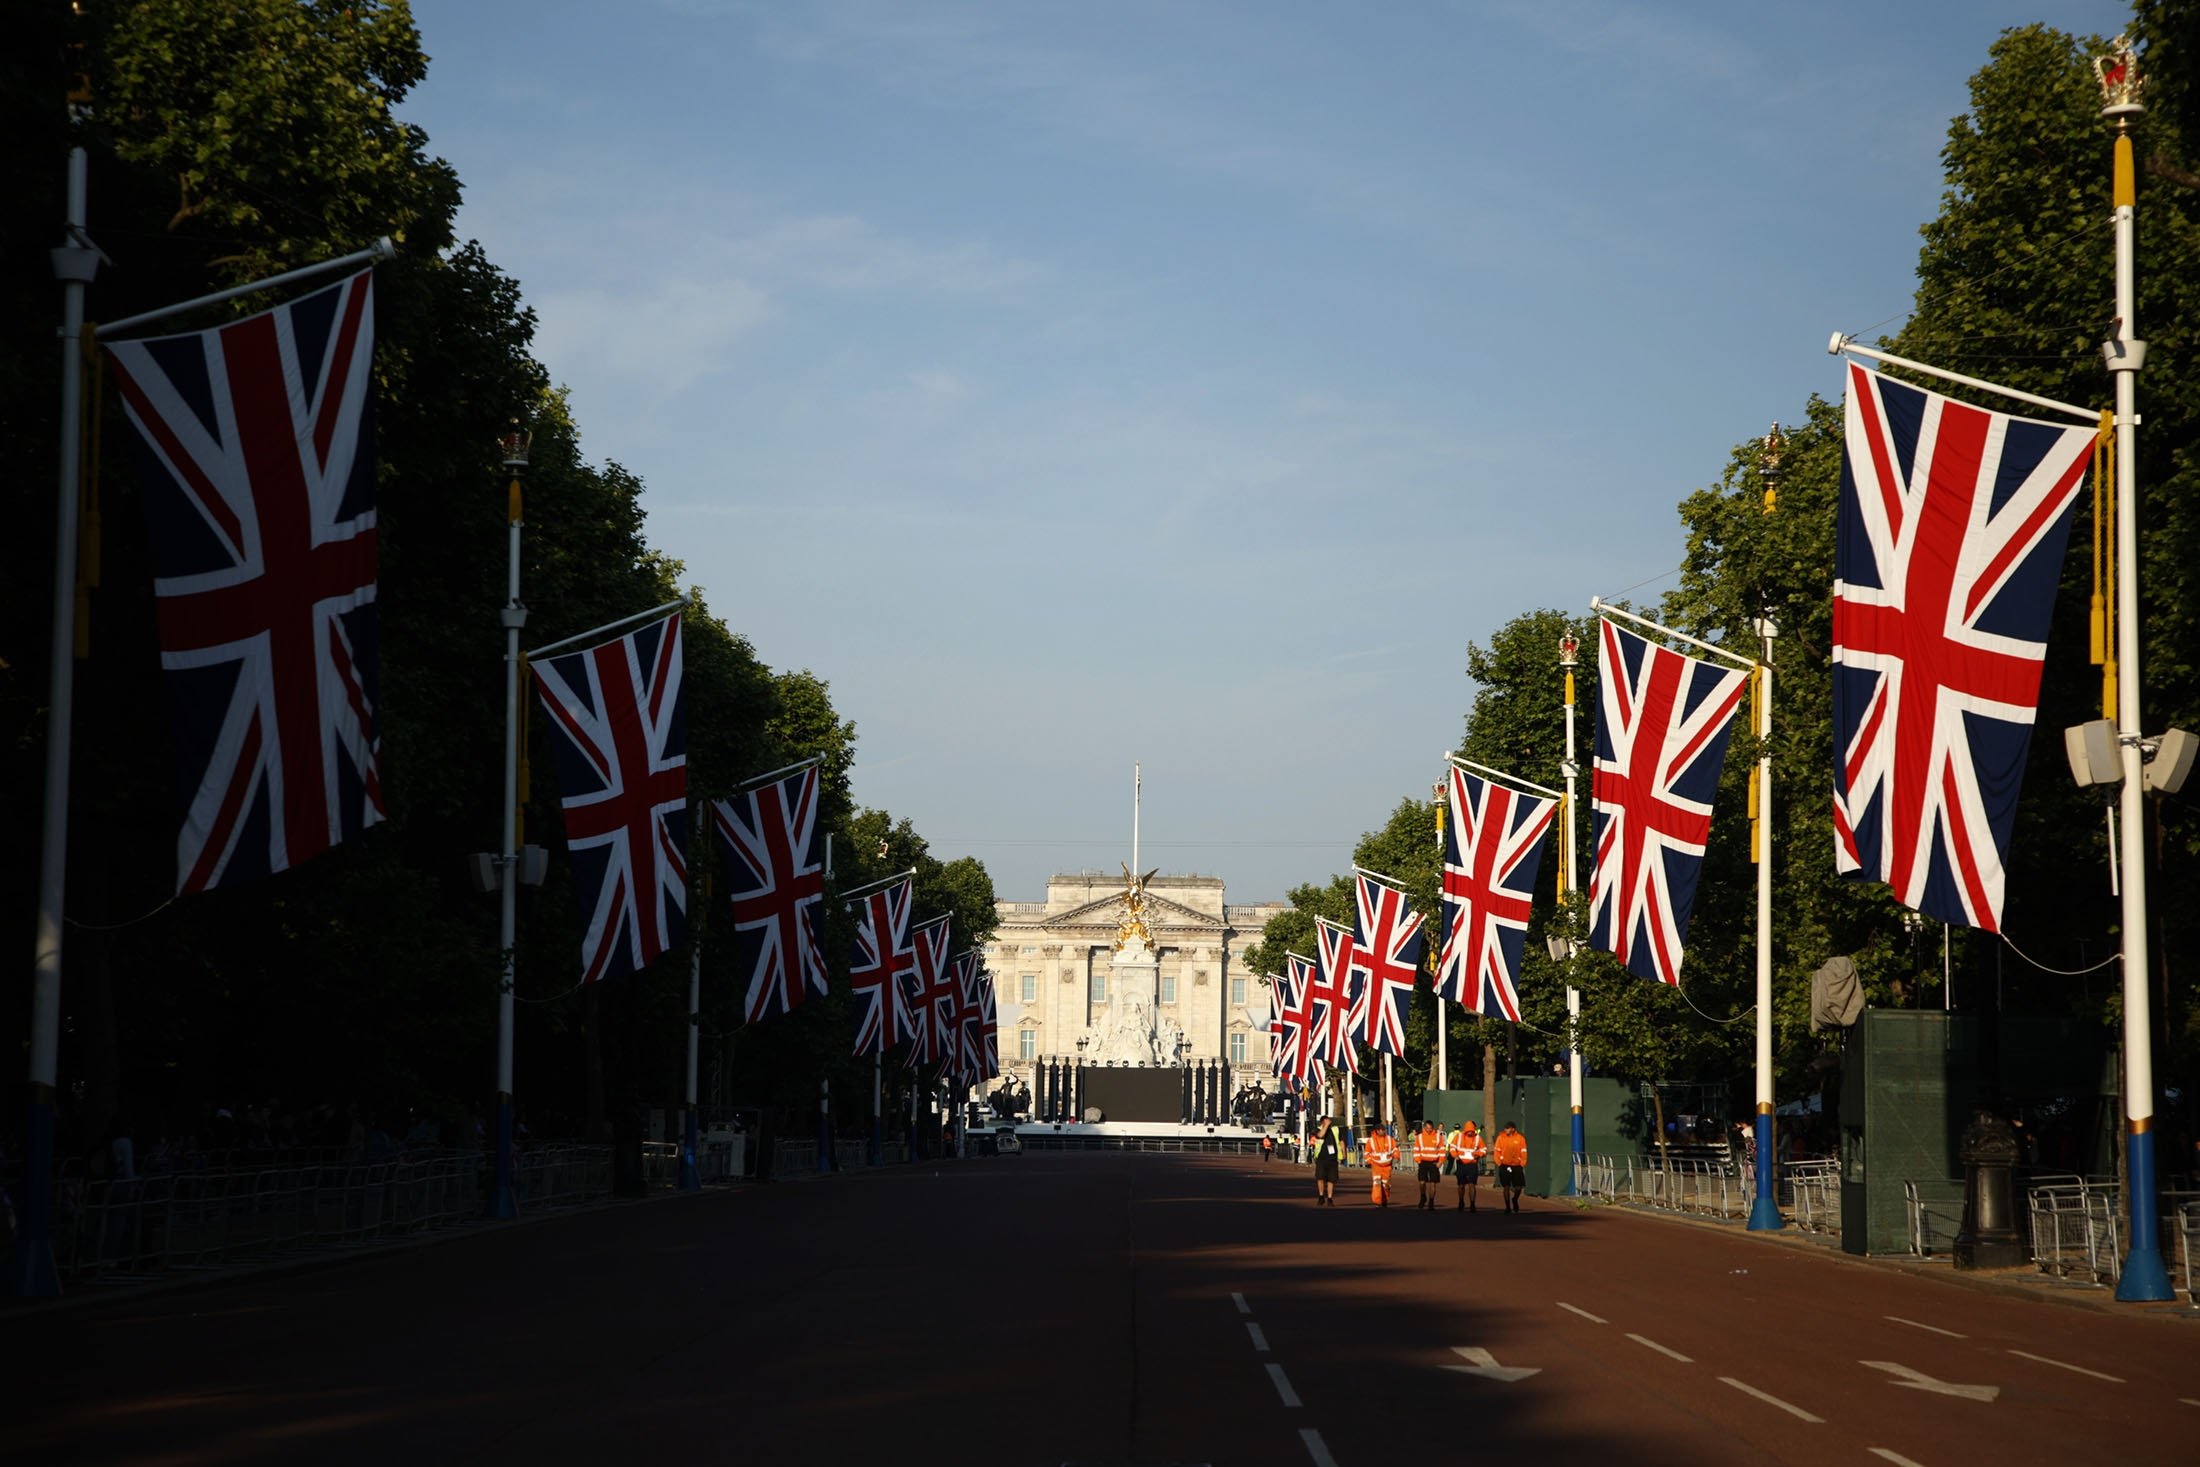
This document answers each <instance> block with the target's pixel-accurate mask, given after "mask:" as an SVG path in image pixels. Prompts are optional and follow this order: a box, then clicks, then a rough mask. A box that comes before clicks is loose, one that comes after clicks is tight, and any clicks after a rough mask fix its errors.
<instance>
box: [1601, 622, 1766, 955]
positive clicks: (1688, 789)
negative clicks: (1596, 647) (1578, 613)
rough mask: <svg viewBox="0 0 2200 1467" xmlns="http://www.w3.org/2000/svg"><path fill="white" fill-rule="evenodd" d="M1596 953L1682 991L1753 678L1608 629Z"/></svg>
mask: <svg viewBox="0 0 2200 1467" xmlns="http://www.w3.org/2000/svg"><path fill="white" fill-rule="evenodd" d="M1603 648H1604V651H1603V661H1602V663H1601V671H1600V673H1599V681H1600V682H1601V684H1602V688H1601V693H1602V698H1603V711H1602V716H1601V717H1600V718H1598V719H1597V755H1596V771H1595V775H1594V777H1593V779H1592V781H1591V784H1590V790H1591V794H1592V796H1593V798H1594V800H1595V815H1596V821H1595V824H1596V831H1595V842H1596V860H1597V864H1596V877H1595V880H1594V882H1593V883H1592V884H1591V886H1590V896H1589V941H1590V945H1591V946H1593V947H1596V948H1598V949H1599V950H1601V951H1604V952H1608V953H1610V954H1612V955H1613V956H1614V957H1616V958H1618V959H1619V960H1620V961H1621V962H1622V963H1625V964H1626V965H1627V971H1628V972H1630V973H1633V974H1635V975H1636V976H1637V977H1639V978H1648V979H1651V980H1652V981H1654V982H1658V983H1665V984H1669V985H1671V986H1673V987H1675V988H1678V987H1679V986H1680V981H1681V939H1682V937H1684V936H1685V935H1687V932H1688V913H1689V909H1690V908H1691V907H1693V906H1694V905H1695V901H1696V881H1697V878H1698V877H1700V876H1701V875H1702V874H1703V852H1704V842H1705V841H1706V840H1707V839H1708V838H1709V836H1710V834H1711V797H1712V796H1713V795H1714V794H1716V793H1717V792H1718V788H1719V767H1720V765H1721V764H1723V763H1724V762H1725V760H1726V741H1727V737H1728V735H1729V734H1730V733H1731V732H1732V731H1733V717H1734V709H1735V707H1736V705H1738V704H1739V703H1740V702H1741V701H1742V694H1743V693H1744V692H1746V691H1748V688H1749V674H1748V673H1746V672H1743V671H1741V670H1740V669H1738V668H1723V667H1715V666H1713V665H1712V664H1711V663H1708V662H1705V661H1703V660H1701V659H1699V658H1695V657H1684V656H1682V655H1681V654H1680V653H1678V652H1675V651H1672V650H1671V649H1670V648H1666V647H1660V646H1658V645H1656V644H1655V643H1652V642H1651V641H1649V640H1648V639H1646V638H1643V637H1638V636H1636V635H1635V634H1634V633H1633V632H1630V631H1625V630H1623V629H1622V628H1621V627H1620V626H1619V625H1618V624H1616V623H1615V622H1613V621H1612V620H1611V619H1610V618H1606V619H1605V620H1604V622H1603Z"/></svg>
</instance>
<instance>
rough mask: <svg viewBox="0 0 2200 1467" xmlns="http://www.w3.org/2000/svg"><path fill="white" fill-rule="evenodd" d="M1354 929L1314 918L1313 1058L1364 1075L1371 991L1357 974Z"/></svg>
mask: <svg viewBox="0 0 2200 1467" xmlns="http://www.w3.org/2000/svg"><path fill="white" fill-rule="evenodd" d="M1352 949H1353V944H1352V929H1351V928H1349V927H1340V926H1339V925H1337V924H1336V923H1335V922H1331V921H1329V920H1328V919H1327V918H1324V917H1317V918H1315V919H1314V983H1313V987H1311V988H1310V989H1309V990H1308V993H1309V995H1310V1003H1311V1005H1312V1008H1311V1010H1310V1014H1311V1018H1310V1020H1309V1022H1310V1025H1311V1028H1310V1030H1309V1034H1310V1037H1311V1038H1312V1040H1313V1043H1314V1047H1313V1049H1312V1050H1311V1051H1310V1054H1311V1057H1312V1058H1314V1059H1318V1060H1320V1061H1321V1062H1322V1063H1323V1064H1329V1065H1335V1066H1337V1067H1338V1068H1339V1069H1341V1070H1343V1071H1345V1072H1346V1073H1347V1074H1352V1075H1357V1074H1358V1073H1360V1045H1359V1033H1360V1025H1361V1024H1362V1023H1363V1022H1364V1019H1365V1015H1366V1002H1367V990H1366V989H1365V988H1363V987H1361V986H1360V985H1359V983H1358V982H1357V981H1356V975H1355V973H1354V971H1353V961H1352V959H1353V950H1352Z"/></svg>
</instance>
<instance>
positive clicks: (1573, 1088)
mask: <svg viewBox="0 0 2200 1467" xmlns="http://www.w3.org/2000/svg"><path fill="white" fill-rule="evenodd" d="M1580 651H1581V643H1580V641H1579V640H1578V639H1577V638H1576V637H1575V636H1574V635H1573V634H1572V633H1571V632H1565V633H1561V634H1560V636H1559V639H1558V665H1559V666H1560V667H1562V668H1564V669H1565V671H1566V763H1565V766H1564V767H1563V768H1562V769H1561V770H1560V773H1562V774H1564V775H1565V777H1566V792H1565V794H1563V795H1561V796H1560V797H1559V798H1560V801H1561V804H1560V806H1559V809H1560V811H1561V813H1562V814H1563V815H1564V816H1565V823H1564V824H1563V825H1562V826H1561V827H1560V829H1559V833H1558V854H1559V859H1560V861H1561V863H1562V870H1563V872H1564V875H1565V882H1564V885H1565V891H1564V893H1563V896H1562V898H1561V901H1562V903H1570V902H1572V901H1574V900H1575V899H1576V897H1577V894H1578V893H1579V892H1580V890H1581V886H1580V868H1579V867H1578V866H1577V865H1576V864H1575V862H1576V860H1577V854H1576V853H1577V851H1578V849H1579V848H1578V846H1577V845H1576V843H1575V840H1574V823H1575V820H1574V809H1575V805H1574V800H1575V798H1576V796H1575V781H1576V780H1577V779H1578V778H1579V777H1580V774H1581V764H1580V761H1579V758H1578V756H1577V754H1576V752H1575V746H1574V667H1575V666H1576V656H1577V654H1578V653H1579V652H1580ZM1576 946H1577V944H1576V942H1575V939H1574V937H1573V935H1572V934H1571V933H1569V934H1568V935H1567V938H1566V969H1567V972H1566V976H1567V977H1568V978H1571V977H1573V966H1574V952H1575V948H1576ZM1566 1090H1567V1096H1566V1098H1567V1100H1568V1102H1569V1103H1570V1105H1571V1107H1572V1109H1571V1111H1570V1112H1569V1114H1568V1118H1567V1140H1568V1143H1569V1144H1570V1145H1571V1147H1572V1150H1573V1154H1574V1155H1573V1164H1572V1165H1570V1166H1568V1167H1567V1168H1566V1191H1565V1192H1564V1193H1563V1194H1562V1195H1564V1196H1567V1197H1573V1196H1576V1195H1578V1194H1579V1191H1580V1189H1579V1188H1578V1187H1577V1186H1576V1185H1575V1182H1574V1177H1575V1175H1576V1173H1577V1172H1578V1171H1579V1169H1580V1167H1581V1158H1582V1152H1583V1151H1584V1150H1586V1149H1587V1147H1588V1131H1587V1128H1586V1125H1585V1123H1584V1121H1583V1118H1582V1113H1581V990H1580V989H1579V988H1576V987H1575V986H1574V985H1573V984H1571V983H1568V984H1567V985H1566Z"/></svg>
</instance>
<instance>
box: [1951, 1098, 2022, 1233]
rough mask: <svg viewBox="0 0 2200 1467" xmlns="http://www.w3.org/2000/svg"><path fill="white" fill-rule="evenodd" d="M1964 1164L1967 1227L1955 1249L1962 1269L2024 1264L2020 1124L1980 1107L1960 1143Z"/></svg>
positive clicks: (1964, 1219)
mask: <svg viewBox="0 0 2200 1467" xmlns="http://www.w3.org/2000/svg"><path fill="white" fill-rule="evenodd" d="M1957 1156H1958V1157H1959V1159H1960V1160H1961V1161H1962V1163H1963V1227H1962V1229H1961V1231H1959V1232H1958V1233H1957V1234H1956V1241H1955V1247H1954V1249H1953V1250H1952V1251H1953V1253H1954V1258H1955V1266H1956V1267H1957V1268H1962V1269H1977V1268H2018V1267H2021V1266H2022V1265H2023V1264H2024V1261H2025V1259H2024V1240H2023V1238H2022V1237H2020V1236H2019V1235H2018V1232H2017V1209H2016V1168H2017V1133H2016V1128H2015V1127H2013V1126H2011V1125H2010V1124H2009V1122H2007V1121H2005V1120H2003V1119H2002V1118H2001V1117H2000V1116H1998V1115H1996V1114H1994V1113H1993V1112H1992V1111H1990V1110H1988V1109H1986V1108H1985V1107H1984V1106H1980V1107H1979V1108H1977V1109H1976V1110H1974V1111H1973V1112H1972V1113H1971V1124H1970V1125H1969V1126H1968V1127H1966V1128H1965V1129H1964V1132H1963V1140H1962V1143H1961V1144H1960V1146H1959V1147H1958V1148H1957Z"/></svg>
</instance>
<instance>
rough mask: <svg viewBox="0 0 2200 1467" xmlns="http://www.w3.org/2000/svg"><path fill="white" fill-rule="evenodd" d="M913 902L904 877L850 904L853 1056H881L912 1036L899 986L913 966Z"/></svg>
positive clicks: (902, 989) (912, 884)
mask: <svg viewBox="0 0 2200 1467" xmlns="http://www.w3.org/2000/svg"><path fill="white" fill-rule="evenodd" d="M914 900H915V882H914V881H913V880H912V879H911V878H909V877H907V876H904V877H902V878H901V879H899V880H897V881H892V882H889V883H888V884H887V885H885V886H882V887H880V888H879V889H878V890H877V891H874V892H871V893H869V894H868V895H865V896H860V897H857V898H856V899H855V900H854V901H852V902H850V903H849V904H848V905H849V908H850V909H851V910H852V911H853V912H854V913H855V918H856V946H855V954H854V956H853V957H852V958H851V959H850V960H849V965H848V986H849V987H850V988H852V989H854V990H855V996H856V1047H855V1053H857V1054H884V1053H886V1051H887V1050H889V1049H891V1048H893V1047H894V1046H895V1045H897V1044H899V1043H901V1042H902V1041H903V1040H905V1039H908V1038H909V1037H911V1035H912V1033H913V1032H914V1031H913V1022H914V1021H913V1020H912V1018H911V1016H910V1013H909V997H908V992H907V989H906V988H905V987H904V985H903V979H904V977H905V975H906V974H908V973H909V971H910V970H911V969H913V968H914V967H916V965H917V950H916V944H915V943H913V942H912V941H911V940H910V937H909V907H910V904H911V902H913V901H914Z"/></svg>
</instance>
